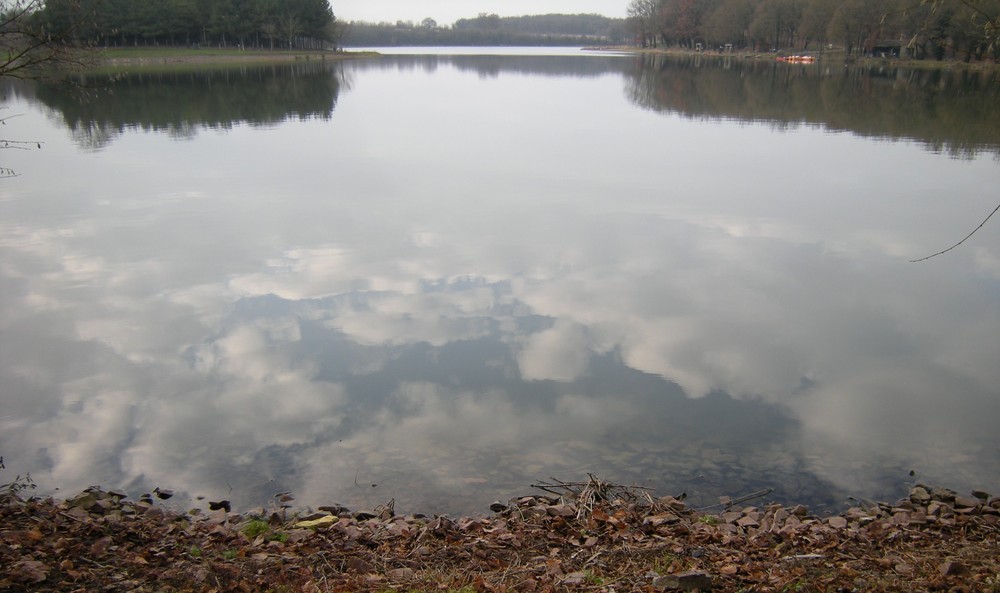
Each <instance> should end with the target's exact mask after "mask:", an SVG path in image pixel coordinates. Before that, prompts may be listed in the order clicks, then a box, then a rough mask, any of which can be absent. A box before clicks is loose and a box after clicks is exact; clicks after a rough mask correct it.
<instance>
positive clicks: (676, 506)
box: [659, 496, 687, 511]
mask: <svg viewBox="0 0 1000 593" xmlns="http://www.w3.org/2000/svg"><path fill="white" fill-rule="evenodd" d="M659 502H660V504H662V505H665V506H666V507H667V508H669V509H671V510H674V511H683V510H684V509H685V508H686V507H687V505H685V504H684V503H683V502H681V501H680V500H678V499H677V498H675V497H673V496H662V497H660V499H659Z"/></svg>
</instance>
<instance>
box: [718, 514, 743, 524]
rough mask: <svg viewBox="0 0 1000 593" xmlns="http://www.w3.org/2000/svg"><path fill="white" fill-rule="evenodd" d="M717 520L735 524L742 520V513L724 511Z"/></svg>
mask: <svg viewBox="0 0 1000 593" xmlns="http://www.w3.org/2000/svg"><path fill="white" fill-rule="evenodd" d="M719 518H720V519H722V522H723V523H736V522H737V521H739V520H740V519H742V518H743V513H741V512H740V511H726V512H725V513H722V514H721V515H719Z"/></svg>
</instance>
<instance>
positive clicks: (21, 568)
mask: <svg viewBox="0 0 1000 593" xmlns="http://www.w3.org/2000/svg"><path fill="white" fill-rule="evenodd" d="M13 568H14V575H15V577H16V578H17V579H18V580H20V581H27V582H29V583H41V582H43V581H45V580H46V579H47V578H49V570H51V569H50V568H49V567H48V566H47V565H45V564H44V563H42V562H38V561H37V560H22V561H21V562H18V563H17V564H15V565H14V567H13Z"/></svg>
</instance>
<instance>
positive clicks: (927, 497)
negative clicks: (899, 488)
mask: <svg viewBox="0 0 1000 593" xmlns="http://www.w3.org/2000/svg"><path fill="white" fill-rule="evenodd" d="M910 500H911V501H913V502H914V503H916V504H920V505H926V504H927V503H929V502H930V501H931V493H930V492H928V491H927V489H926V488H924V487H923V486H914V487H913V488H910Z"/></svg>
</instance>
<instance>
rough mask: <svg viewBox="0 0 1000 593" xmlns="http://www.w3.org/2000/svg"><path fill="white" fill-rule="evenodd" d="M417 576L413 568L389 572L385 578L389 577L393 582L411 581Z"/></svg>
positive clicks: (396, 569)
mask: <svg viewBox="0 0 1000 593" xmlns="http://www.w3.org/2000/svg"><path fill="white" fill-rule="evenodd" d="M415 575H416V573H415V572H413V569H412V568H406V567H403V568H394V569H392V570H390V571H389V572H387V573H385V576H387V577H389V578H390V579H392V580H393V581H411V580H413V577H414V576H415Z"/></svg>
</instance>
